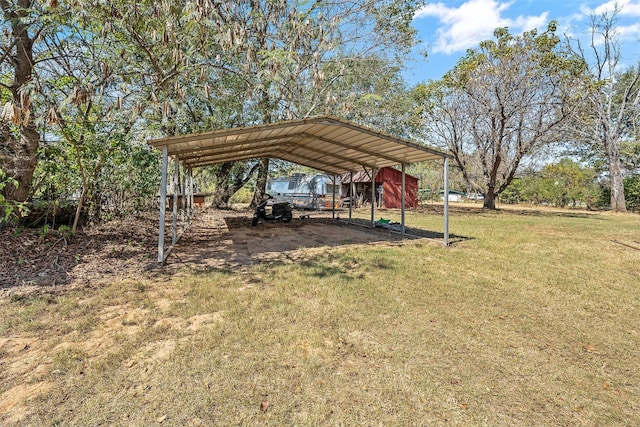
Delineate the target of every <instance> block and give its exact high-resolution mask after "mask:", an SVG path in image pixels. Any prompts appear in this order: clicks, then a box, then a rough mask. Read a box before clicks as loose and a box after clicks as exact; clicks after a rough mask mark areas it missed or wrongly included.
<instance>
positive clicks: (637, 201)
mask: <svg viewBox="0 0 640 427" xmlns="http://www.w3.org/2000/svg"><path fill="white" fill-rule="evenodd" d="M624 191H625V199H626V201H627V208H628V209H629V210H631V211H633V212H636V211H638V210H640V175H632V176H627V177H625V178H624Z"/></svg>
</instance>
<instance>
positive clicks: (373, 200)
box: [371, 169, 376, 228]
mask: <svg viewBox="0 0 640 427" xmlns="http://www.w3.org/2000/svg"><path fill="white" fill-rule="evenodd" d="M375 218H376V170H375V169H371V227H372V228H375V227H376V221H375Z"/></svg>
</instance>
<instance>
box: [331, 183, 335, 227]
mask: <svg viewBox="0 0 640 427" xmlns="http://www.w3.org/2000/svg"><path fill="white" fill-rule="evenodd" d="M332 192H333V201H332V202H331V218H332V219H336V176H335V175H333V191H332Z"/></svg>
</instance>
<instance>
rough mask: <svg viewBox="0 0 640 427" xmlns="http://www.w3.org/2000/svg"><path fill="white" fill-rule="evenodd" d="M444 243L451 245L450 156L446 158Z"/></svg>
mask: <svg viewBox="0 0 640 427" xmlns="http://www.w3.org/2000/svg"><path fill="white" fill-rule="evenodd" d="M444 245H445V246H449V158H448V157H445V158H444Z"/></svg>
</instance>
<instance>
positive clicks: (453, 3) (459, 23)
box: [404, 0, 640, 84]
mask: <svg viewBox="0 0 640 427" xmlns="http://www.w3.org/2000/svg"><path fill="white" fill-rule="evenodd" d="M615 4H617V5H618V6H619V7H620V8H621V12H620V14H619V15H618V18H619V21H618V25H617V30H618V35H619V41H620V43H621V47H622V55H623V65H625V64H626V65H632V64H636V63H637V62H638V60H639V59H640V0H611V1H605V0H582V1H581V0H564V1H563V0H511V1H508V0H440V1H437V0H436V1H429V3H428V4H427V5H426V6H424V7H423V8H422V9H420V10H419V11H417V12H416V14H415V16H414V19H413V25H414V27H415V28H417V29H418V34H419V38H420V40H421V44H420V46H419V49H421V50H426V51H427V53H428V57H427V58H426V59H424V60H423V59H422V58H420V57H419V55H416V58H418V59H417V60H416V61H413V62H412V63H410V64H409V69H408V70H407V71H406V72H405V73H404V75H405V78H406V79H407V81H408V82H409V83H411V84H413V83H418V82H422V81H426V80H429V79H434V80H437V79H439V78H441V77H442V75H443V74H444V73H446V72H447V71H448V70H450V69H451V68H453V66H454V65H455V64H456V62H457V61H458V60H459V59H460V58H461V57H462V56H463V55H464V54H465V52H466V50H467V49H469V48H473V47H477V46H478V43H479V42H480V41H482V40H487V39H491V38H492V35H493V30H494V29H495V28H497V27H509V31H510V32H511V33H512V34H520V33H522V32H524V31H529V30H531V29H534V28H538V29H545V28H546V26H547V23H548V22H549V21H551V20H556V21H558V24H559V31H558V34H568V35H570V36H572V37H584V36H585V35H586V34H587V33H588V26H589V19H590V18H589V17H590V15H591V14H592V13H596V14H600V13H604V12H605V11H611V10H613V8H614V5H615ZM416 51H417V50H416Z"/></svg>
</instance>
